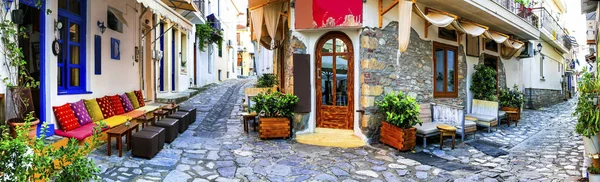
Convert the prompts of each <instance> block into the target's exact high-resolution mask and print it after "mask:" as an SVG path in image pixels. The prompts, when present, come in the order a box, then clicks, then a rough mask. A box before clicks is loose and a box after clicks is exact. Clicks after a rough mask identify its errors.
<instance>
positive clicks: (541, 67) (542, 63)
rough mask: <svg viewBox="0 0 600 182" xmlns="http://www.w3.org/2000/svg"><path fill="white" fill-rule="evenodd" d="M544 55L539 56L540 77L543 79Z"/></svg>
mask: <svg viewBox="0 0 600 182" xmlns="http://www.w3.org/2000/svg"><path fill="white" fill-rule="evenodd" d="M544 57H545V56H544V55H542V57H541V58H540V79H541V80H542V81H543V80H545V78H544Z"/></svg>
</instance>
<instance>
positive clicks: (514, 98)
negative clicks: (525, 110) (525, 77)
mask: <svg viewBox="0 0 600 182" xmlns="http://www.w3.org/2000/svg"><path fill="white" fill-rule="evenodd" d="M498 99H499V100H500V107H511V108H521V107H523V104H524V103H525V99H523V92H521V91H520V90H519V87H518V86H517V85H514V86H513V88H512V89H502V90H500V93H499V97H498Z"/></svg>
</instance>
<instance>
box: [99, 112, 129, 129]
mask: <svg viewBox="0 0 600 182" xmlns="http://www.w3.org/2000/svg"><path fill="white" fill-rule="evenodd" d="M127 118H128V117H127V116H119V115H117V116H113V117H110V118H107V119H105V120H102V121H104V124H106V126H109V127H111V128H114V127H115V126H119V125H121V124H123V123H125V122H127Z"/></svg>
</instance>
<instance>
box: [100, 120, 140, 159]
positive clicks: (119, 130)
mask: <svg viewBox="0 0 600 182" xmlns="http://www.w3.org/2000/svg"><path fill="white" fill-rule="evenodd" d="M138 125H139V124H137V123H130V124H129V127H127V126H125V124H122V125H120V126H117V127H114V128H112V129H110V130H108V131H107V132H106V134H108V138H107V140H108V142H107V143H108V145H107V146H108V156H110V154H111V153H110V148H111V145H110V141H111V139H112V138H113V137H115V138H117V149H119V157H122V156H123V146H122V145H123V141H122V138H123V136H125V142H126V143H127V150H129V149H130V148H131V131H132V130H133V129H135V131H136V132H137V131H139V128H138Z"/></svg>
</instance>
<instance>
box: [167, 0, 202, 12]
mask: <svg viewBox="0 0 600 182" xmlns="http://www.w3.org/2000/svg"><path fill="white" fill-rule="evenodd" d="M162 2H163V3H165V4H166V5H168V6H169V7H171V8H175V10H177V9H182V10H188V11H198V8H197V7H196V5H195V4H194V3H193V2H192V0H162Z"/></svg>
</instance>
